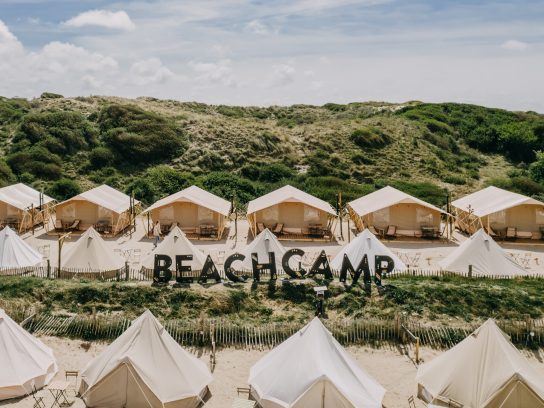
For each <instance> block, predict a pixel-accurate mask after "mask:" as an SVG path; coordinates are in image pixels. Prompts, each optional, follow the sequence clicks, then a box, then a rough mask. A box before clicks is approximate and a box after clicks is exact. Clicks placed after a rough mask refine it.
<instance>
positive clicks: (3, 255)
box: [0, 227, 43, 268]
mask: <svg viewBox="0 0 544 408" xmlns="http://www.w3.org/2000/svg"><path fill="white" fill-rule="evenodd" d="M42 260H43V257H42V255H41V254H40V253H39V252H38V251H36V250H35V249H34V248H32V247H31V246H30V245H28V244H27V243H26V242H25V241H23V239H22V238H21V237H20V236H19V235H17V234H16V233H15V231H13V230H12V229H11V228H10V227H4V229H3V230H2V231H0V268H20V267H25V266H35V265H39V264H40V263H41V262H42Z"/></svg>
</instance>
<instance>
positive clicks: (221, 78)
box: [189, 59, 238, 87]
mask: <svg viewBox="0 0 544 408" xmlns="http://www.w3.org/2000/svg"><path fill="white" fill-rule="evenodd" d="M189 65H190V66H191V67H192V68H193V70H194V71H195V72H196V73H197V77H196V80H197V81H199V82H201V83H202V84H204V85H209V84H220V85H224V86H228V87H236V86H238V83H237V81H236V80H235V79H234V76H233V73H232V67H231V61H230V60H228V59H224V60H220V61H217V62H194V61H192V62H190V63H189Z"/></svg>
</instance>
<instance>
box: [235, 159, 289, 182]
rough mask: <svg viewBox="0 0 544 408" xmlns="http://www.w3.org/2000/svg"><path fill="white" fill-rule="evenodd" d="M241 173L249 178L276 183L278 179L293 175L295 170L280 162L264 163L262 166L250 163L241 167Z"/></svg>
mask: <svg viewBox="0 0 544 408" xmlns="http://www.w3.org/2000/svg"><path fill="white" fill-rule="evenodd" d="M241 174H242V176H244V177H245V178H248V179H250V180H258V181H262V182H264V183H277V182H278V181H281V180H284V179H290V178H292V177H294V175H295V171H294V170H293V169H292V168H290V167H287V166H286V165H285V164H282V163H271V164H264V165H262V166H259V165H256V164H250V165H248V166H245V167H243V168H242V170H241Z"/></svg>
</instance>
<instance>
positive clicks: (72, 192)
mask: <svg viewBox="0 0 544 408" xmlns="http://www.w3.org/2000/svg"><path fill="white" fill-rule="evenodd" d="M80 193H81V187H79V184H78V183H76V182H75V181H74V180H70V179H66V178H63V179H60V180H57V181H55V182H53V183H52V184H51V185H50V186H49V188H48V189H47V194H48V195H50V196H51V197H53V198H55V199H57V200H59V201H64V200H67V199H69V198H72V197H74V196H76V195H78V194H80Z"/></svg>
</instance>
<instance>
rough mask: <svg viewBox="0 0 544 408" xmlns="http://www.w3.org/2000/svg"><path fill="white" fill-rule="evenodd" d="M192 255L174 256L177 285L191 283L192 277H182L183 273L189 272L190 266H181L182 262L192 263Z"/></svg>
mask: <svg viewBox="0 0 544 408" xmlns="http://www.w3.org/2000/svg"><path fill="white" fill-rule="evenodd" d="M192 260H193V255H176V282H177V283H191V282H192V281H193V277H192V276H191V274H189V276H183V272H191V266H190V265H183V261H192Z"/></svg>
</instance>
